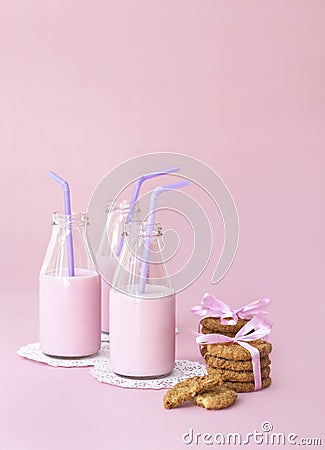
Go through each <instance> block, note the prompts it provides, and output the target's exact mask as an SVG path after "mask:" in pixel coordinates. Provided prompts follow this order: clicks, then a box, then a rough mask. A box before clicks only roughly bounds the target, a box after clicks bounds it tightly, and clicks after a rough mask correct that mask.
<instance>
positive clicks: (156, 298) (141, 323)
mask: <svg viewBox="0 0 325 450" xmlns="http://www.w3.org/2000/svg"><path fill="white" fill-rule="evenodd" d="M124 236H125V240H124V245H123V250H122V254H121V258H120V261H119V265H118V267H117V269H116V272H115V274H114V279H113V287H112V288H111V291H110V303H109V307H110V318H109V327H110V363H111V367H112V369H113V371H114V372H115V373H117V374H119V375H123V376H129V377H136V378H140V377H149V378H151V377H159V376H164V375H167V374H169V373H170V372H171V371H172V370H173V368H174V364H175V294H174V291H173V289H172V287H171V285H170V280H169V278H168V275H167V272H166V268H165V265H164V263H163V261H162V252H161V237H162V229H161V227H160V226H159V224H154V225H149V224H148V223H146V222H142V223H141V222H130V223H129V224H126V226H125V232H124ZM146 245H148V247H147V248H148V253H149V263H148V265H147V266H143V264H144V254H145V253H146V250H145V248H146V247H145V246H146ZM149 245H150V247H149ZM147 256H148V255H147ZM143 267H145V268H146V277H145V278H142V277H141V274H142V273H143ZM143 281H145V283H144V285H143ZM141 284H142V285H143V287H142V288H141ZM142 291H143V292H142Z"/></svg>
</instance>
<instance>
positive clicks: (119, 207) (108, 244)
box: [96, 201, 139, 333]
mask: <svg viewBox="0 0 325 450" xmlns="http://www.w3.org/2000/svg"><path fill="white" fill-rule="evenodd" d="M129 211H130V203H128V202H126V201H123V202H120V203H118V204H116V206H115V204H114V205H113V202H108V204H107V207H106V211H105V212H106V213H107V218H106V223H105V227H104V230H103V233H102V237H101V240H100V244H99V248H98V251H97V254H96V264H97V267H98V270H99V272H100V274H101V330H102V332H103V333H108V332H109V291H110V284H111V283H112V278H113V274H114V271H115V268H116V262H117V260H116V251H117V249H118V248H119V244H120V240H121V236H122V233H123V229H124V224H125V221H126V219H127V216H128V214H129ZM138 215H139V207H138V205H137V203H136V204H135V205H134V206H133V212H132V217H133V219H137V218H138Z"/></svg>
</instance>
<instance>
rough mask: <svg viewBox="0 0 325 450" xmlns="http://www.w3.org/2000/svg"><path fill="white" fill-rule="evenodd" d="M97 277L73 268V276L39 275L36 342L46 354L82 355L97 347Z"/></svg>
mask: <svg viewBox="0 0 325 450" xmlns="http://www.w3.org/2000/svg"><path fill="white" fill-rule="evenodd" d="M99 330H100V277H99V275H98V274H97V272H94V271H91V270H87V269H78V268H76V269H75V276H73V277H69V276H68V274H67V273H66V274H62V275H61V276H56V275H55V272H47V273H44V274H41V276H40V343H41V350H42V351H43V353H45V354H47V355H53V356H60V357H69V356H70V357H71V356H73V357H82V356H88V355H93V354H95V353H97V352H98V350H99V348H100V332H99Z"/></svg>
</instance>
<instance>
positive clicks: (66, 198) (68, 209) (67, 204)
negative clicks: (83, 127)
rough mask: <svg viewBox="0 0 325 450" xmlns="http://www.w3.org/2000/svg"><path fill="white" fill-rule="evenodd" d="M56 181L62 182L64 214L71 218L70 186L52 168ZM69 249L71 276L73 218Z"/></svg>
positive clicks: (71, 270)
mask: <svg viewBox="0 0 325 450" xmlns="http://www.w3.org/2000/svg"><path fill="white" fill-rule="evenodd" d="M48 175H49V177H51V178H52V179H53V180H54V181H56V182H57V183H59V184H61V186H62V187H63V193H64V214H65V216H67V217H66V219H71V201H70V188H69V184H68V182H67V181H65V180H64V179H63V178H61V177H59V176H58V175H56V174H55V173H54V172H52V171H51V170H50V171H49V173H48ZM67 250H68V273H69V277H73V276H74V261H73V260H74V256H73V242H72V231H71V220H69V225H68V226H67Z"/></svg>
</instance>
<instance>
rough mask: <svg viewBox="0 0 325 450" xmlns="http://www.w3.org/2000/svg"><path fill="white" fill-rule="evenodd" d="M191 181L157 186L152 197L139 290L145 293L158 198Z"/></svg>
mask: <svg viewBox="0 0 325 450" xmlns="http://www.w3.org/2000/svg"><path fill="white" fill-rule="evenodd" d="M189 184H190V182H189V181H188V180H184V181H180V182H178V183H174V184H167V185H165V186H158V187H156V188H155V189H154V190H153V192H152V194H151V197H150V204H149V211H148V220H147V224H148V229H147V230H146V239H145V242H144V247H143V253H142V261H141V266H140V280H139V292H140V294H143V293H144V291H145V288H146V281H147V273H148V265H149V256H150V244H151V233H152V227H153V224H154V218H155V209H156V203H157V199H158V197H159V195H160V194H162V193H163V192H166V191H171V190H174V189H178V188H181V187H184V186H188V185H189Z"/></svg>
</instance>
